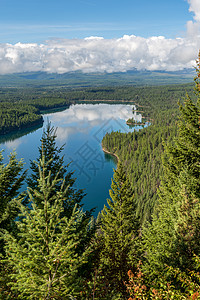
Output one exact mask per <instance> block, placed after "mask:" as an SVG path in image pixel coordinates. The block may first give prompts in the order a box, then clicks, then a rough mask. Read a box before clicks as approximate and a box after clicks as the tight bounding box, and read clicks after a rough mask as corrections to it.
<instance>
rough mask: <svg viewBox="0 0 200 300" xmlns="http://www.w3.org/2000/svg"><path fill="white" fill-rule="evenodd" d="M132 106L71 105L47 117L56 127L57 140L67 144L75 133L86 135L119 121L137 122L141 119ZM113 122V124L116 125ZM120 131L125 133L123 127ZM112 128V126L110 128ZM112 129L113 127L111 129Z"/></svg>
mask: <svg viewBox="0 0 200 300" xmlns="http://www.w3.org/2000/svg"><path fill="white" fill-rule="evenodd" d="M135 109H136V108H135V106H134V105H123V104H75V105H71V106H70V107H69V109H67V110H65V111H62V112H59V113H54V114H51V115H48V118H49V117H50V118H51V122H52V123H53V124H54V126H55V127H57V128H58V129H57V136H58V140H59V141H61V142H63V141H65V142H67V140H68V139H69V137H70V135H73V134H74V133H75V132H76V133H77V132H79V133H82V134H88V133H89V132H90V131H91V130H92V129H93V128H95V127H96V128H97V127H98V126H100V125H102V123H103V124H105V123H106V121H109V122H113V121H116V122H119V120H123V121H124V120H127V119H129V118H133V119H134V120H135V121H137V122H139V121H141V119H142V116H141V114H137V113H136V112H134V113H133V110H135ZM116 122H113V123H116ZM118 125H119V128H118V130H120V129H121V131H127V129H128V127H127V128H126V129H125V127H124V126H122V124H121V126H122V128H120V127H121V126H120V124H119V123H118ZM112 127H113V126H112ZM113 129H114V127H113Z"/></svg>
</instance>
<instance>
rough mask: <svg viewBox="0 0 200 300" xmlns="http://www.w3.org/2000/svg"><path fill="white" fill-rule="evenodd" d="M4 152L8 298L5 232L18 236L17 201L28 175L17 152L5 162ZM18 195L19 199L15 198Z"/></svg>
mask: <svg viewBox="0 0 200 300" xmlns="http://www.w3.org/2000/svg"><path fill="white" fill-rule="evenodd" d="M3 160H4V158H3V154H2V151H1V152H0V199H1V203H0V258H1V261H0V298H1V297H2V298H1V299H7V298H6V297H8V296H9V295H11V291H10V288H9V287H8V285H7V283H8V276H9V273H10V268H9V267H8V266H7V265H6V264H5V263H4V262H3V261H2V258H4V256H5V248H4V247H5V243H4V240H3V233H4V232H5V231H8V232H10V233H12V234H13V235H15V236H16V234H17V232H16V231H17V228H16V224H15V219H16V217H17V215H18V213H19V209H18V205H17V203H16V202H17V201H20V200H19V198H20V196H19V191H20V188H21V186H22V184H23V181H24V179H25V176H26V171H23V166H24V163H23V161H22V160H18V159H17V158H16V153H15V152H12V153H11V154H10V155H9V162H8V163H7V164H4V163H3ZM15 197H18V198H17V200H16V199H15V200H14V198H15Z"/></svg>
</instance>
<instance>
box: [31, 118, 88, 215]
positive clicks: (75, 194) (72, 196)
mask: <svg viewBox="0 0 200 300" xmlns="http://www.w3.org/2000/svg"><path fill="white" fill-rule="evenodd" d="M63 149H64V145H63V146H61V147H60V148H59V147H58V146H57V145H56V129H55V128H54V127H53V126H51V123H50V122H48V123H47V127H46V130H44V132H43V135H42V138H41V145H40V147H39V157H38V158H37V160H36V161H31V162H30V169H31V170H32V173H31V175H30V176H29V178H28V179H27V184H28V186H29V187H31V188H33V189H35V188H37V187H38V183H37V181H38V176H39V171H38V162H39V161H40V159H41V158H42V155H43V154H44V156H45V158H46V160H47V161H50V162H49V165H48V167H47V169H46V174H48V173H49V171H51V177H52V178H54V177H55V176H56V174H57V172H58V171H59V172H60V176H61V177H62V178H65V187H67V186H68V190H67V197H66V201H65V202H64V203H63V208H64V211H63V214H64V215H66V216H70V215H71V213H72V211H73V207H74V205H75V204H77V205H78V207H81V206H82V204H81V201H82V199H83V198H84V196H85V193H84V192H83V190H81V189H76V188H75V187H74V184H75V181H76V179H75V178H73V172H72V171H69V170H68V168H69V164H68V165H67V166H65V164H64V156H62V151H63ZM60 187H61V183H60V182H58V183H57V186H56V189H57V190H59V189H60ZM38 201H40V200H38ZM38 204H40V205H42V203H38ZM90 215H91V214H90V213H88V216H90Z"/></svg>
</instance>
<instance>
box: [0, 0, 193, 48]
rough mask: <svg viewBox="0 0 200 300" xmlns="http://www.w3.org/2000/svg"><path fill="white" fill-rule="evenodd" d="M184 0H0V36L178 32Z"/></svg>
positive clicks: (185, 15)
mask: <svg viewBox="0 0 200 300" xmlns="http://www.w3.org/2000/svg"><path fill="white" fill-rule="evenodd" d="M192 17H193V15H192V13H190V12H189V4H188V2H187V1H185V0H166V1H162V0H152V1H150V0H122V1H121V0H120V1H116V0H70V1H69V0H34V1H33V0H18V1H16V0H0V42H1V43H16V42H19V41H20V42H24V43H26V42H42V41H44V40H46V39H49V38H55V37H57V38H69V39H72V38H85V37H88V36H102V37H104V38H118V37H121V36H123V35H124V34H128V35H132V34H134V35H136V36H142V37H149V36H153V35H156V36H158V35H163V36H165V37H167V38H175V37H177V36H183V35H184V32H185V30H186V28H185V27H186V22H187V21H189V20H192Z"/></svg>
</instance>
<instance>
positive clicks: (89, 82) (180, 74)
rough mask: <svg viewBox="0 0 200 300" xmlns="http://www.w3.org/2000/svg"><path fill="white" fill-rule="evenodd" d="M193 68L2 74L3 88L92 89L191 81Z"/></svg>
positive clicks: (0, 80) (0, 79)
mask: <svg viewBox="0 0 200 300" xmlns="http://www.w3.org/2000/svg"><path fill="white" fill-rule="evenodd" d="M194 76H195V70H194V69H184V70H181V71H175V72H167V71H147V70H143V71H138V70H136V69H134V70H130V71H127V72H124V73H123V72H117V73H82V72H69V73H64V74H56V73H51V74H49V73H45V72H28V73H15V74H9V75H0V87H20V86H22V87H49V86H51V87H53V86H58V85H59V86H65V87H69V88H75V87H91V86H105V85H106V86H108V85H109V86H116V85H162V84H178V83H188V82H192V81H193V78H194Z"/></svg>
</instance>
